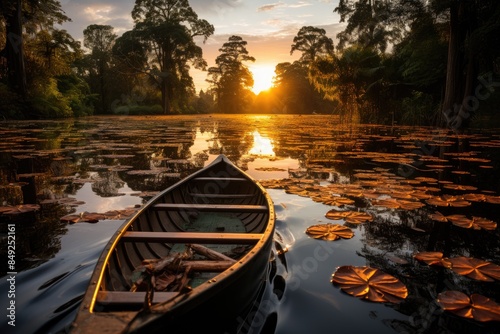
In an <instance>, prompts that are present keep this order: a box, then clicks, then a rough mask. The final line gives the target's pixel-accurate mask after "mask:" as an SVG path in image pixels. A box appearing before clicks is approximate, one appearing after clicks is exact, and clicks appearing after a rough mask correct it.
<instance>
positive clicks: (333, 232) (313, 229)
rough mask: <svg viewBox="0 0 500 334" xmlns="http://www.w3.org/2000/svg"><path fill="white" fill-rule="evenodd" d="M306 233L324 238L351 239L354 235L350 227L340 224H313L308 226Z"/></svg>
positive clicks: (316, 237)
mask: <svg viewBox="0 0 500 334" xmlns="http://www.w3.org/2000/svg"><path fill="white" fill-rule="evenodd" d="M306 233H307V235H309V236H310V237H312V238H314V239H323V240H337V239H340V238H342V239H351V238H352V237H353V236H354V232H353V231H352V230H351V229H350V228H348V227H346V226H342V225H338V224H319V225H312V226H309V227H308V228H307V230H306Z"/></svg>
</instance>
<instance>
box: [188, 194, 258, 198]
mask: <svg viewBox="0 0 500 334" xmlns="http://www.w3.org/2000/svg"><path fill="white" fill-rule="evenodd" d="M189 195H191V196H193V197H202V198H220V199H233V198H249V197H254V196H255V194H196V193H190V194H189Z"/></svg>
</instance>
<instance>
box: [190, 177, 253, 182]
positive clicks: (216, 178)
mask: <svg viewBox="0 0 500 334" xmlns="http://www.w3.org/2000/svg"><path fill="white" fill-rule="evenodd" d="M190 181H231V182H233V181H236V182H250V180H248V179H245V178H244V177H216V176H200V177H195V178H194V179H192V180H190Z"/></svg>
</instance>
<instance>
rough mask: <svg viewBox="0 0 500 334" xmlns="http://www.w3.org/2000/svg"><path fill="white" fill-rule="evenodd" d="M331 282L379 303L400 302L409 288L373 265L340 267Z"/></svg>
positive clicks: (406, 294) (351, 293) (356, 295)
mask: <svg viewBox="0 0 500 334" xmlns="http://www.w3.org/2000/svg"><path fill="white" fill-rule="evenodd" d="M331 282H332V283H333V284H335V285H338V286H339V287H340V289H342V291H344V292H346V293H348V294H350V295H351V296H354V297H358V298H361V299H366V300H370V301H372V302H379V303H385V302H390V303H400V302H402V301H403V300H404V299H405V298H406V297H407V296H408V289H407V288H406V286H405V285H404V284H403V283H402V282H401V281H400V280H398V279H397V278H396V277H394V276H391V275H389V274H386V273H384V272H383V271H381V270H378V269H375V268H371V267H354V266H342V267H338V268H337V270H336V271H335V272H334V273H333V275H332V279H331Z"/></svg>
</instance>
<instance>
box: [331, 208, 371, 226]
mask: <svg viewBox="0 0 500 334" xmlns="http://www.w3.org/2000/svg"><path fill="white" fill-rule="evenodd" d="M325 217H326V218H328V219H332V220H339V219H344V220H345V221H346V222H347V223H351V224H361V223H366V222H371V221H373V217H372V216H371V215H370V214H368V213H366V212H358V211H337V210H330V211H328V212H327V213H326V215H325Z"/></svg>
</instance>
